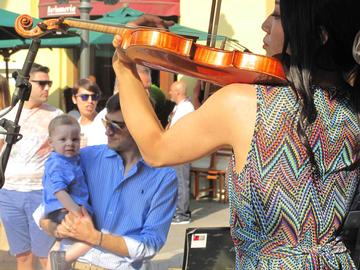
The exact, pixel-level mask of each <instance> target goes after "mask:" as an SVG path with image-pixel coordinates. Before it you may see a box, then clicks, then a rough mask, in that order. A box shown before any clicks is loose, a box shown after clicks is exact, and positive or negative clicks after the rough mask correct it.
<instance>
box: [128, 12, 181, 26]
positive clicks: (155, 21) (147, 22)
mask: <svg viewBox="0 0 360 270" xmlns="http://www.w3.org/2000/svg"><path fill="white" fill-rule="evenodd" d="M126 25H127V26H149V27H157V28H168V27H170V26H172V25H174V22H173V21H166V20H163V19H161V18H160V17H158V16H155V15H150V14H145V15H142V16H140V17H139V18H137V19H136V20H135V21H132V22H128V23H127V24H126Z"/></svg>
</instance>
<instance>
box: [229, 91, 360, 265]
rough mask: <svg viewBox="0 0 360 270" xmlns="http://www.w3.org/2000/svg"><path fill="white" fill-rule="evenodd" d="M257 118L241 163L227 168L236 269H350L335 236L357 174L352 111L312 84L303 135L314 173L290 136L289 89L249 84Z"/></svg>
mask: <svg viewBox="0 0 360 270" xmlns="http://www.w3.org/2000/svg"><path fill="white" fill-rule="evenodd" d="M256 89H257V100H258V104H257V107H258V108H257V116H256V126H255V131H254V136H253V140H252V143H251V148H250V151H249V154H248V158H247V162H246V165H245V167H244V169H243V170H242V171H241V172H240V173H237V172H236V171H235V160H234V158H233V159H232V160H231V162H230V166H229V179H228V180H229V181H228V185H229V194H230V198H229V199H230V224H231V234H232V238H233V241H234V244H235V250H236V269H241V270H250V269H257V270H262V269H264V270H265V269H266V270H268V269H284V270H285V269H289V270H297V269H299V270H304V269H309V270H310V269H314V270H315V269H356V268H355V266H354V264H353V262H352V260H351V258H350V256H349V253H348V251H347V249H346V247H345V246H344V244H343V243H342V242H341V240H340V239H339V238H337V237H336V236H337V234H338V230H339V227H340V225H341V224H342V222H343V221H344V218H345V216H346V214H347V212H348V210H349V207H350V205H351V202H352V198H353V195H354V192H355V189H356V187H357V182H358V179H359V176H360V170H359V166H353V165H354V164H355V161H356V157H355V145H356V137H357V136H358V135H359V134H360V128H359V123H358V120H357V116H356V113H355V112H354V111H353V110H352V109H351V106H350V103H349V100H348V99H347V98H345V97H339V96H335V95H334V94H330V93H333V92H331V91H330V92H327V91H323V90H322V89H320V88H318V87H317V88H315V90H314V91H315V95H314V98H315V106H316V110H317V112H318V116H317V118H316V120H315V122H314V123H313V124H312V125H311V126H310V127H309V128H308V130H307V131H306V132H307V137H308V139H309V143H310V145H311V147H312V149H313V151H314V153H315V160H316V163H317V164H318V169H319V174H316V173H314V168H313V166H312V165H311V163H310V161H309V157H308V154H307V151H306V149H305V147H304V146H303V144H302V143H301V140H300V138H299V136H298V134H297V131H296V130H297V121H298V119H299V103H298V101H297V98H296V96H295V93H294V91H293V90H292V89H291V88H290V87H266V86H256Z"/></svg>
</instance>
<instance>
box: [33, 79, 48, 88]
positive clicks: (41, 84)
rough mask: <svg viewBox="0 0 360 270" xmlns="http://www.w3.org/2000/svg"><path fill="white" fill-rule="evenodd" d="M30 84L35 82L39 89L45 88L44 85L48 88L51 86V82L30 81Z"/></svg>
mask: <svg viewBox="0 0 360 270" xmlns="http://www.w3.org/2000/svg"><path fill="white" fill-rule="evenodd" d="M31 82H35V83H37V84H39V85H40V86H41V87H45V85H48V86H49V87H51V86H52V83H53V82H52V81H38V80H31Z"/></svg>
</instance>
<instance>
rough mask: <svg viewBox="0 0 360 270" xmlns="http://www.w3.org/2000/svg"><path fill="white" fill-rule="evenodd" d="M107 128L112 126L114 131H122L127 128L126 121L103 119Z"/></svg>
mask: <svg viewBox="0 0 360 270" xmlns="http://www.w3.org/2000/svg"><path fill="white" fill-rule="evenodd" d="M101 121H102V123H103V125H104V127H105V128H110V129H111V131H112V132H116V131H121V130H123V129H124V128H126V124H125V122H120V121H112V120H108V119H101Z"/></svg>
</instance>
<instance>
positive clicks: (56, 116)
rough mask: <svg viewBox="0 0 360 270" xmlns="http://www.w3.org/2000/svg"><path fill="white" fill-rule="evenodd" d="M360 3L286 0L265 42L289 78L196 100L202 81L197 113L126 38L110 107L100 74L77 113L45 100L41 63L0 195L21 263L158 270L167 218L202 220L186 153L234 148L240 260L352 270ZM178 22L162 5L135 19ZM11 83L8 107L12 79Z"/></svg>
mask: <svg viewBox="0 0 360 270" xmlns="http://www.w3.org/2000/svg"><path fill="white" fill-rule="evenodd" d="M359 10H360V2H359V1H358V0H342V1H340V0H326V1H325V0H319V1H313V0H275V8H274V10H273V12H272V13H271V15H269V17H267V18H266V20H265V21H264V23H263V24H262V30H263V31H264V32H265V37H264V40H263V41H264V49H265V51H266V55H267V56H269V57H275V58H277V59H279V60H280V61H281V63H282V65H283V68H284V71H285V74H286V79H287V82H288V84H286V85H281V86H279V85H262V84H241V83H238V84H231V85H227V86H225V87H223V88H221V89H219V90H217V91H216V92H215V93H214V94H213V95H212V96H211V97H210V98H208V99H207V100H205V102H204V103H203V104H202V105H201V106H199V99H200V94H199V89H200V86H201V83H200V82H199V83H198V84H197V88H196V89H197V91H196V95H195V97H196V102H195V108H196V109H195V108H194V106H193V104H192V102H191V101H190V100H189V98H188V96H187V92H188V91H187V86H186V84H185V83H184V82H183V81H177V82H174V83H173V84H172V85H171V87H170V89H169V92H168V93H167V95H168V97H169V98H168V100H167V98H166V95H164V93H163V92H162V91H161V90H160V89H159V88H158V87H156V86H155V85H154V84H153V83H152V78H151V71H150V69H149V68H147V67H144V66H139V65H137V64H135V63H132V62H131V61H130V60H129V59H128V58H127V56H126V53H125V52H124V51H123V50H122V49H121V46H120V44H121V42H122V37H121V36H115V37H114V40H113V45H114V47H115V49H116V51H115V54H114V58H113V69H114V72H115V74H116V81H115V86H114V94H113V95H112V96H111V97H110V98H109V99H108V100H107V102H106V106H105V108H104V110H102V111H101V112H99V113H98V112H97V111H96V107H97V104H98V101H99V99H100V97H101V90H100V88H99V86H98V85H97V84H96V80H95V79H94V78H84V79H81V80H79V82H78V83H77V84H76V85H75V86H74V88H73V90H72V102H73V103H74V104H75V105H76V107H77V111H78V112H77V113H76V112H74V111H73V112H70V113H68V114H64V112H63V111H62V110H60V109H58V108H55V107H54V106H52V105H49V104H48V103H47V99H48V95H49V89H50V87H51V85H52V81H51V79H50V77H49V68H47V67H45V66H41V65H39V64H33V66H32V68H31V71H30V78H29V81H30V83H31V84H32V91H31V95H30V97H29V100H28V101H26V102H25V103H24V108H23V111H22V114H21V117H20V121H19V125H20V126H21V133H22V135H23V138H22V139H21V140H20V141H18V142H17V143H16V144H15V145H14V146H13V149H12V151H11V154H10V157H9V161H8V165H7V168H6V171H5V179H6V181H5V184H4V186H3V188H2V189H0V218H1V221H2V224H3V226H4V228H5V231H6V235H7V239H8V242H9V247H10V253H11V254H12V255H14V256H15V257H16V261H17V269H18V270H34V269H35V268H34V261H35V260H36V259H38V261H39V263H40V265H41V267H42V268H43V269H47V270H51V269H52V270H66V269H90V268H89V267H93V266H94V267H95V269H98V270H100V269H101V270H103V269H104V270H105V269H146V268H147V266H148V263H149V260H150V259H151V258H152V257H153V256H154V255H155V254H156V253H157V252H158V251H159V250H160V249H161V248H162V247H163V245H164V243H165V241H166V238H167V234H168V231H169V228H170V225H171V224H183V223H189V222H190V221H191V211H190V190H189V189H190V165H189V164H190V162H191V161H192V160H195V159H198V158H200V157H202V156H206V155H209V154H210V153H212V152H214V151H216V150H217V149H219V148H222V147H224V146H226V147H230V148H232V149H233V153H234V154H233V156H232V159H231V162H230V165H229V168H228V181H227V188H228V194H229V203H230V208H229V210H230V228H231V237H232V239H233V242H234V247H235V253H236V261H235V269H242V270H243V269H244V270H251V269H260V270H262V269H264V270H265V269H274V270H275V269H285V270H286V269H289V270H294V269H299V270H300V269H309V270H310V269H314V270H315V269H316V270H317V269H324V270H325V269H334V270H335V269H356V265H355V263H354V261H353V258H354V254H351V253H350V250H349V248H348V246H347V245H346V244H345V243H344V241H343V238H342V230H343V228H344V227H346V220H347V218H348V217H350V215H349V211H350V209H353V208H352V206H353V205H354V197H355V198H357V197H359V196H358V194H357V193H358V190H359V188H358V187H359V184H358V182H359V177H360V167H359V151H360V118H359V116H360V77H359V74H360V67H359V62H360V60H359V59H360V57H359V55H360V41H359V36H360V34H359V33H360V32H359V31H360V20H359V19H358V12H359ZM325 11H326V12H325ZM171 24H172V22H169V21H165V20H162V19H160V18H159V17H156V16H152V15H143V16H141V17H140V18H139V19H137V20H135V21H134V22H131V23H129V25H132V26H134V25H136V26H139V25H140V26H142V25H145V26H157V27H167V26H170V25H171ZM0 88H1V94H2V95H1V96H0V97H1V100H0V102H2V103H0V105H3V106H4V107H5V106H7V105H9V98H10V97H9V94H8V88H7V86H6V82H4V81H3V79H2V78H1V77H0ZM16 106H18V105H16ZM16 106H15V108H14V109H13V110H12V111H11V112H10V113H8V114H7V115H6V118H7V119H10V120H14V118H15V116H16V111H17V107H16ZM5 110H6V109H4V110H2V112H3V111H5ZM0 113H1V112H0ZM34 123H36V125H34ZM214 123H216V125H217V128H216V129H214V128H213V125H214ZM0 139H1V140H0V148H1V149H3V148H4V146H5V141H4V139H5V137H4V135H2V137H1V138H0ZM174 142H176V143H174ZM355 195H357V196H355ZM134 197H136V200H134ZM356 200H357V199H356ZM356 202H357V201H355V203H356ZM357 213H358V212H357ZM354 216H355V219H356V218H358V219H359V218H360V217H359V216H356V213H355V214H354V215H352V217H354Z"/></svg>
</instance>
